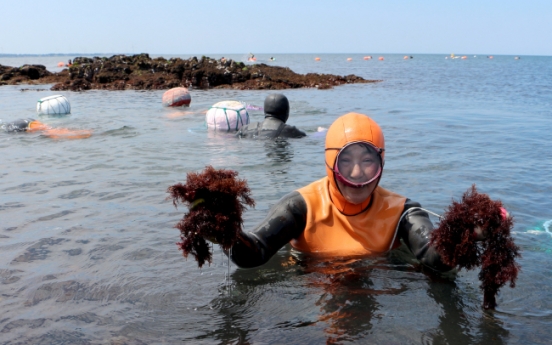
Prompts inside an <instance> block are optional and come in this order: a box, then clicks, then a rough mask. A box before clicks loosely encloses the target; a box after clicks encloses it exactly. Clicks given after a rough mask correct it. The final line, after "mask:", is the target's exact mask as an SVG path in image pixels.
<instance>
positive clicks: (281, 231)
mask: <svg viewBox="0 0 552 345" xmlns="http://www.w3.org/2000/svg"><path fill="white" fill-rule="evenodd" d="M306 224H307V204H306V203H305V199H303V197H302V196H301V194H299V193H298V192H296V191H295V192H291V193H289V194H287V195H286V196H284V197H283V198H282V199H280V200H279V201H278V203H276V205H274V206H273V207H272V208H271V209H270V211H269V213H268V215H267V216H266V218H265V219H264V220H263V221H262V222H261V223H260V224H259V225H257V226H256V227H255V228H254V229H253V231H251V232H248V233H246V232H242V233H241V234H240V238H239V240H238V241H237V242H236V243H235V244H234V246H233V247H232V249H231V251H230V258H231V259H232V261H233V262H234V263H235V264H236V265H238V266H239V267H242V268H251V267H256V266H260V265H263V264H265V263H266V262H268V260H269V259H270V258H271V257H272V256H273V255H274V254H275V253H276V252H277V251H278V250H280V249H281V248H282V247H283V246H285V245H286V244H287V243H289V241H291V240H292V239H294V238H297V237H298V236H299V235H301V234H302V233H303V231H304V230H305V227H306Z"/></svg>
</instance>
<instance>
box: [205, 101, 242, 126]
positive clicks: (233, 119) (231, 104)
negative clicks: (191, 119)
mask: <svg viewBox="0 0 552 345" xmlns="http://www.w3.org/2000/svg"><path fill="white" fill-rule="evenodd" d="M205 122H206V123H207V127H208V128H210V129H214V130H217V131H237V130H238V129H240V128H242V126H245V125H247V124H249V113H248V112H247V107H246V105H245V104H243V103H241V102H238V101H222V102H218V103H216V104H214V105H213V106H211V108H209V110H207V114H206V115H205Z"/></svg>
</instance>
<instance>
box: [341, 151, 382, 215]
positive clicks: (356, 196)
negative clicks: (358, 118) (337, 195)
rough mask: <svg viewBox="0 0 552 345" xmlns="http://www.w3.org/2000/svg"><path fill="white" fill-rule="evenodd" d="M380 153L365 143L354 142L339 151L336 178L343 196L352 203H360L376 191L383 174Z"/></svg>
mask: <svg viewBox="0 0 552 345" xmlns="http://www.w3.org/2000/svg"><path fill="white" fill-rule="evenodd" d="M381 169H382V166H381V159H380V156H379V154H378V153H377V152H376V151H375V150H374V149H373V148H371V147H368V146H367V145H365V144H361V143H358V144H352V145H350V146H348V147H347V148H345V149H344V150H343V151H342V152H340V153H339V155H338V158H337V170H338V171H339V174H340V175H341V176H342V178H343V179H344V180H345V181H343V180H342V179H341V178H336V183H337V186H338V187H339V190H340V191H341V194H342V195H343V197H344V198H345V199H346V200H347V201H348V202H350V203H352V204H360V203H362V202H363V201H365V200H366V199H368V197H370V195H371V194H372V193H373V192H374V189H376V186H377V184H378V180H379V179H378V177H379V176H380V174H381Z"/></svg>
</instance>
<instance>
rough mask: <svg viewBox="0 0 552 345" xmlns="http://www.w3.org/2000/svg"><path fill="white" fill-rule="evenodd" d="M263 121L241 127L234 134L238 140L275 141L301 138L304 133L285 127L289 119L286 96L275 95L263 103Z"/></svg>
mask: <svg viewBox="0 0 552 345" xmlns="http://www.w3.org/2000/svg"><path fill="white" fill-rule="evenodd" d="M264 113H265V119H264V121H263V122H254V123H250V124H248V125H246V126H244V127H242V128H241V129H240V130H239V131H238V133H237V134H236V135H237V136H238V137H240V138H255V139H276V138H302V137H304V136H306V134H305V132H303V131H301V130H299V129H297V127H295V126H290V125H286V122H287V120H288V118H289V101H288V99H287V97H286V96H284V95H282V94H279V93H275V94H271V95H268V96H267V97H266V99H265V101H264Z"/></svg>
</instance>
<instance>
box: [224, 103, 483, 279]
mask: <svg viewBox="0 0 552 345" xmlns="http://www.w3.org/2000/svg"><path fill="white" fill-rule="evenodd" d="M325 146H326V147H325V152H326V153H325V160H326V174H327V176H326V177H324V178H322V179H320V180H318V181H315V182H313V183H311V184H309V185H307V186H305V187H303V188H300V189H298V190H296V191H293V192H291V193H289V194H287V195H286V196H284V197H283V198H282V199H280V200H279V201H278V202H277V203H276V204H275V205H274V206H273V207H272V208H271V209H270V211H269V213H268V215H267V216H266V218H265V219H264V220H263V221H262V222H261V223H260V224H259V225H257V226H256V227H255V228H254V229H253V231H251V232H243V231H241V232H240V233H239V236H238V240H237V242H236V243H235V244H234V246H233V247H232V249H231V251H230V252H229V256H230V258H231V259H232V261H233V262H234V263H235V264H236V265H238V266H240V267H244V268H250V267H256V266H260V265H263V264H265V263H266V262H267V261H268V260H269V259H270V258H271V257H272V256H273V255H274V254H275V253H276V252H277V251H278V250H279V249H280V248H282V247H283V246H285V245H286V244H287V243H290V244H291V246H292V247H293V248H294V249H295V250H298V251H300V252H305V253H317V254H323V255H329V256H349V255H361V256H362V255H370V254H378V253H386V252H388V251H390V250H392V249H394V248H397V247H398V246H399V245H400V243H401V240H402V241H403V242H404V243H405V244H406V246H407V247H408V248H409V250H410V251H411V252H412V253H413V254H414V255H415V257H416V258H417V259H418V260H419V261H420V262H421V263H422V264H424V265H425V266H427V267H430V268H431V269H433V270H435V271H441V272H443V271H449V270H451V269H452V267H450V266H448V265H446V264H444V263H443V262H442V260H441V258H440V256H439V254H438V253H437V252H436V250H435V248H434V247H432V246H431V245H430V242H429V241H430V234H431V232H432V230H433V223H432V222H431V220H430V218H429V215H428V213H427V212H426V211H425V210H424V209H422V208H421V206H420V204H419V203H417V202H415V201H412V200H410V199H408V198H406V197H403V196H401V195H398V194H396V193H393V192H392V191H389V190H387V189H385V188H383V187H381V186H379V183H380V180H381V176H382V172H383V167H384V163H385V141H384V137H383V132H382V130H381V128H380V127H379V125H378V124H377V123H376V122H375V121H374V120H372V119H371V118H369V117H368V116H366V115H362V114H357V113H349V114H346V115H343V116H341V117H339V118H338V119H337V120H336V121H335V122H334V123H333V124H332V125H331V126H330V128H329V129H328V132H327V135H326V145H325ZM473 236H474V238H476V239H478V240H482V239H484V238H485V235H484V234H483V232H482V230H481V229H474V234H473Z"/></svg>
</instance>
